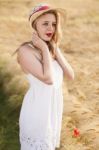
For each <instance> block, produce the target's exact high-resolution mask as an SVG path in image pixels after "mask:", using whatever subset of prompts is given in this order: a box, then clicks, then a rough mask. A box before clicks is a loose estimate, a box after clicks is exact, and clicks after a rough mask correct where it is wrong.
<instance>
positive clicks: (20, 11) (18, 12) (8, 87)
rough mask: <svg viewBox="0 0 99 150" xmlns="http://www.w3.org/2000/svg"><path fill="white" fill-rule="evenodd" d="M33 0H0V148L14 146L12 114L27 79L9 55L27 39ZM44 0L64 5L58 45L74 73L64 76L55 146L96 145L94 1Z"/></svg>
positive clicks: (98, 92)
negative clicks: (71, 77)
mask: <svg viewBox="0 0 99 150" xmlns="http://www.w3.org/2000/svg"><path fill="white" fill-rule="evenodd" d="M39 2H40V3H41V2H44V1H42V0H36V1H33V0H14V1H11V0H0V150H19V142H18V115H19V111H20V106H21V102H22V98H23V95H24V93H25V91H26V90H27V88H28V82H27V81H26V78H25V75H24V74H23V72H22V71H21V69H20V67H19V66H18V64H17V62H16V56H14V57H12V56H11V54H12V53H13V52H14V51H15V49H16V48H17V47H18V46H19V45H20V44H21V43H22V42H24V41H28V40H30V39H31V30H30V28H29V24H28V19H27V18H28V13H29V11H30V9H31V8H32V6H33V5H34V4H37V3H39ZM45 2H49V3H51V4H53V5H55V6H57V7H62V8H65V9H66V10H67V20H66V23H65V24H63V25H62V29H63V38H62V41H61V44H60V48H61V50H62V51H63V53H64V56H65V57H66V59H67V60H68V61H69V62H70V64H71V66H72V67H73V68H74V72H75V79H74V81H68V80H67V79H66V78H64V83H63V94H64V113H63V122H62V133H61V147H60V149H59V150H99V0H50V1H48V0H47V1H45ZM75 127H76V128H77V129H78V130H79V132H80V134H79V135H78V136H77V137H75V136H74V135H73V132H74V128H75Z"/></svg>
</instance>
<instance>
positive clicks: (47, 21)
mask: <svg viewBox="0 0 99 150" xmlns="http://www.w3.org/2000/svg"><path fill="white" fill-rule="evenodd" d="M44 22H46V23H48V22H50V21H44ZM53 23H56V21H53Z"/></svg>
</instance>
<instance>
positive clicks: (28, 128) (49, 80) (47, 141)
mask: <svg viewBox="0 0 99 150" xmlns="http://www.w3.org/2000/svg"><path fill="white" fill-rule="evenodd" d="M61 15H62V14H61V11H60V10H59V9H58V8H52V7H51V6H49V5H47V4H41V5H38V6H36V7H34V8H33V10H32V12H31V13H30V15H29V22H30V25H31V27H32V30H33V35H32V41H31V42H26V43H24V44H22V45H21V46H20V47H19V48H18V50H17V58H18V63H19V64H20V66H21V68H22V70H23V71H24V73H25V74H26V76H27V79H28V81H29V83H30V87H29V89H28V91H27V93H26V94H25V96H24V99H23V103H22V107H21V111H20V117H19V129H20V130H19V135H20V144H21V150H55V148H59V147H60V133H61V123H62V113H63V94H62V81H63V77H64V76H66V77H67V78H68V79H70V80H73V79H74V72H73V69H72V67H71V66H70V64H69V63H68V62H67V60H66V59H65V58H64V56H63V55H62V53H61V50H60V49H59V48H58V41H59V31H60V17H61Z"/></svg>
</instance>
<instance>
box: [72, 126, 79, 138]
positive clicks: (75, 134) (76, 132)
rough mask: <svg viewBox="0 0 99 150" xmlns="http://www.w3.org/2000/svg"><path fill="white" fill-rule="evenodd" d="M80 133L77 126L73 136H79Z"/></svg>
mask: <svg viewBox="0 0 99 150" xmlns="http://www.w3.org/2000/svg"><path fill="white" fill-rule="evenodd" d="M79 135H80V132H79V130H78V129H77V128H74V131H73V136H75V137H78V136H79Z"/></svg>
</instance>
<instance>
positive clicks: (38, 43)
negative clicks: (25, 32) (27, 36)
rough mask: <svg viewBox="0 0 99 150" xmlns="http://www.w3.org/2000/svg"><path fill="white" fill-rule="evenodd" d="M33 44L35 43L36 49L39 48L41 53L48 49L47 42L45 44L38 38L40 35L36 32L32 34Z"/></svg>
mask: <svg viewBox="0 0 99 150" xmlns="http://www.w3.org/2000/svg"><path fill="white" fill-rule="evenodd" d="M32 42H33V45H34V46H35V47H37V48H38V49H40V50H41V51H42V50H45V49H48V46H47V44H46V42H44V41H43V40H42V39H41V38H40V37H39V36H38V33H37V32H36V31H35V32H33V34H32Z"/></svg>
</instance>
